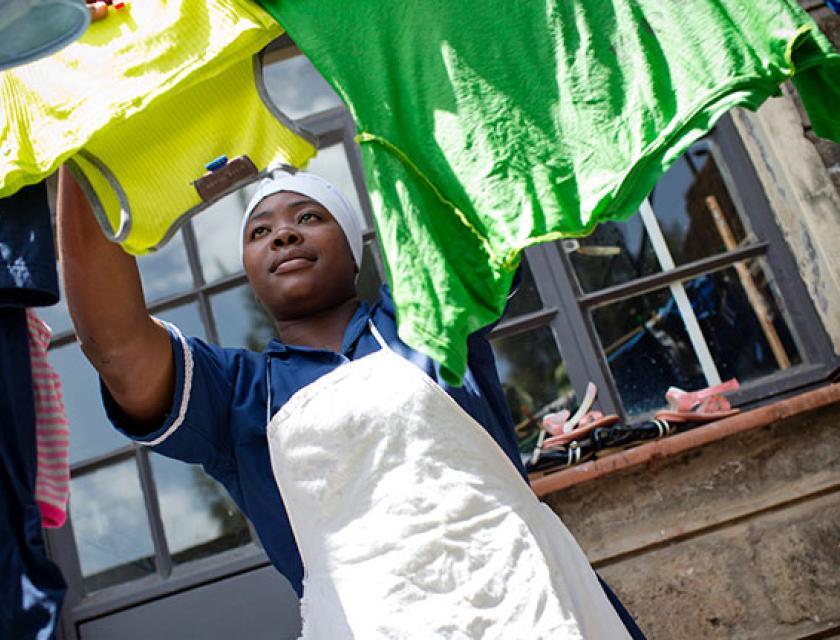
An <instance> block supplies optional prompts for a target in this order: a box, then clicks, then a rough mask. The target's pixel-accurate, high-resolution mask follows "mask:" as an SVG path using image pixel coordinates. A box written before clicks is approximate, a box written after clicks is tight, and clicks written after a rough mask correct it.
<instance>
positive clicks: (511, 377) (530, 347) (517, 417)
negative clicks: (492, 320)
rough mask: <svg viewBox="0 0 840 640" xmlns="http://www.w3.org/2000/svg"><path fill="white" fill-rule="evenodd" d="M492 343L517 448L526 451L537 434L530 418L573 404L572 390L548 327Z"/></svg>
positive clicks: (531, 448)
mask: <svg viewBox="0 0 840 640" xmlns="http://www.w3.org/2000/svg"><path fill="white" fill-rule="evenodd" d="M492 344H493V352H494V353H495V354H496V368H497V369H498V372H499V378H500V379H501V381H502V387H503V388H504V391H505V397H506V399H507V402H508V406H509V407H510V411H511V414H512V416H513V422H514V424H515V425H516V436H517V439H518V440H519V449H520V451H521V452H522V453H523V454H530V452H531V451H533V448H534V445H535V444H536V439H537V435H538V433H539V425H538V423H537V421H536V420H534V419H533V417H534V416H535V415H537V414H539V413H540V412H541V411H546V412H547V410H550V411H559V410H560V409H562V408H569V409H572V410H573V409H574V407H575V392H574V389H572V385H571V382H570V381H569V377H568V374H567V373H566V365H565V364H564V363H563V360H562V358H561V357H560V352H559V351H558V350H557V342H556V340H555V339H554V333H553V332H552V331H551V329H550V328H548V327H541V328H539V329H535V330H533V331H528V332H526V333H521V334H518V335H515V336H511V337H508V338H501V339H498V340H494V341H493V343H492ZM549 405H551V406H550V407H549Z"/></svg>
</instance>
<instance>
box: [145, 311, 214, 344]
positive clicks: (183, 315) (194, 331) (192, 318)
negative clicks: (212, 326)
mask: <svg viewBox="0 0 840 640" xmlns="http://www.w3.org/2000/svg"><path fill="white" fill-rule="evenodd" d="M155 317H157V318H160V319H161V320H165V321H166V322H169V323H171V324H174V325H175V326H176V327H178V328H179V329H180V330H181V333H183V334H184V335H185V336H193V337H196V338H201V339H202V340H206V339H207V333H206V332H205V330H204V324H203V323H202V322H201V316H200V315H199V314H198V305H197V304H194V303H193V304H186V305H182V306H180V307H175V308H174V309H167V310H166V311H159V312H157V313H155Z"/></svg>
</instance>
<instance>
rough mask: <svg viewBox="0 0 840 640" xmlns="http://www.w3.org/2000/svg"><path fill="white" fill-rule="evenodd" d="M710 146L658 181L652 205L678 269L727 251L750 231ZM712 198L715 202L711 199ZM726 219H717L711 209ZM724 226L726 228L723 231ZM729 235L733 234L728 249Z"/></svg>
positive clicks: (690, 155) (698, 148)
mask: <svg viewBox="0 0 840 640" xmlns="http://www.w3.org/2000/svg"><path fill="white" fill-rule="evenodd" d="M706 149H707V145H706V144H705V143H704V142H700V143H698V144H696V145H694V147H692V150H691V151H689V152H688V153H687V154H685V155H683V157H682V158H680V159H679V160H678V161H677V162H676V163H675V164H674V166H673V167H671V168H670V169H669V170H668V172H667V173H666V174H665V175H664V176H663V177H662V178H661V179H660V180H659V182H658V183H657V184H656V188H655V189H654V190H653V192H652V193H651V195H650V203H651V206H652V207H653V210H654V212H655V213H656V219H657V221H658V222H659V226H660V227H661V228H662V233H663V235H664V236H665V242H666V244H667V245H668V249H669V251H670V253H671V256H672V257H673V259H674V263H675V264H677V265H681V264H685V263H688V262H692V261H694V260H699V259H700V258H705V257H707V256H711V255H715V254H718V253H723V252H724V251H727V250H731V249H733V248H735V246H737V244H738V243H740V242H742V241H743V240H744V239H745V236H746V231H745V229H744V225H743V223H742V222H741V219H740V217H739V216H738V213H737V210H736V209H735V205H734V203H733V201H732V198H731V197H730V195H729V192H728V191H727V189H726V186H725V185H724V182H723V178H722V177H721V174H720V171H719V170H718V167H717V164H716V163H715V161H714V158H713V157H712V155H711V154H710V153H709V152H708V151H707V150H706ZM709 197H712V198H714V203H710V202H708V201H707V198H709ZM713 206H716V208H717V209H718V210H720V212H721V214H722V216H721V218H720V219H719V220H718V221H716V220H715V218H714V216H713V215H712V210H711V209H710V207H713ZM721 226H723V227H725V229H723V228H721ZM725 235H731V242H732V244H731V246H729V247H727V246H726V242H725V241H724V236H725Z"/></svg>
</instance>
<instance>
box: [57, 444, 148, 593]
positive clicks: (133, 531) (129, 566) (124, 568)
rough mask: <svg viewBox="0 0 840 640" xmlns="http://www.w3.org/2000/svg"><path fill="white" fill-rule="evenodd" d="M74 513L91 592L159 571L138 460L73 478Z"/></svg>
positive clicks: (71, 512)
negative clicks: (155, 560) (156, 568)
mask: <svg viewBox="0 0 840 640" xmlns="http://www.w3.org/2000/svg"><path fill="white" fill-rule="evenodd" d="M70 515H71V518H72V520H73V533H74V534H75V536H76V545H77V547H78V551H79V562H80V563H81V565H82V575H83V576H84V585H85V589H86V590H87V591H95V590H97V589H103V588H105V587H109V586H111V585H115V584H119V583H121V582H127V581H129V580H134V579H137V578H141V577H143V576H145V575H148V574H150V573H154V572H155V565H154V546H153V544H152V537H151V533H150V531H149V521H148V519H147V516H146V508H145V505H144V502H143V495H142V492H141V489H140V481H139V479H138V475H137V465H136V464H135V462H134V460H127V461H125V462H121V463H118V464H115V465H113V466H110V467H105V468H103V469H99V470H97V471H94V472H92V473H88V474H85V475H84V476H81V477H77V478H73V480H72V482H71V493H70Z"/></svg>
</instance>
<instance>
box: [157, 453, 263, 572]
mask: <svg viewBox="0 0 840 640" xmlns="http://www.w3.org/2000/svg"><path fill="white" fill-rule="evenodd" d="M151 463H152V469H153V471H154V476H155V484H156V486H157V491H158V498H159V500H160V512H161V517H162V518H163V527H164V530H165V531H166V540H167V542H168V543H169V552H170V554H171V555H172V559H173V561H174V562H175V563H182V562H189V561H191V560H197V559H198V558H205V557H207V556H211V555H214V554H216V553H219V552H221V551H224V550H226V549H233V548H235V547H241V546H242V545H245V544H248V543H249V542H251V534H250V532H249V531H248V524H247V522H246V521H245V517H244V516H243V515H242V513H240V511H239V509H238V508H237V507H236V504H235V503H234V502H233V500H232V499H231V498H230V496H229V495H228V493H227V491H226V490H225V488H224V487H223V486H222V485H220V484H219V483H218V482H216V481H215V480H214V479H213V478H211V477H210V476H208V475H207V474H206V473H205V472H204V471H203V470H202V468H201V467H199V466H197V465H189V464H184V463H183V462H178V461H176V460H172V459H170V458H164V457H163V456H160V455H157V454H152V455H151Z"/></svg>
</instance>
